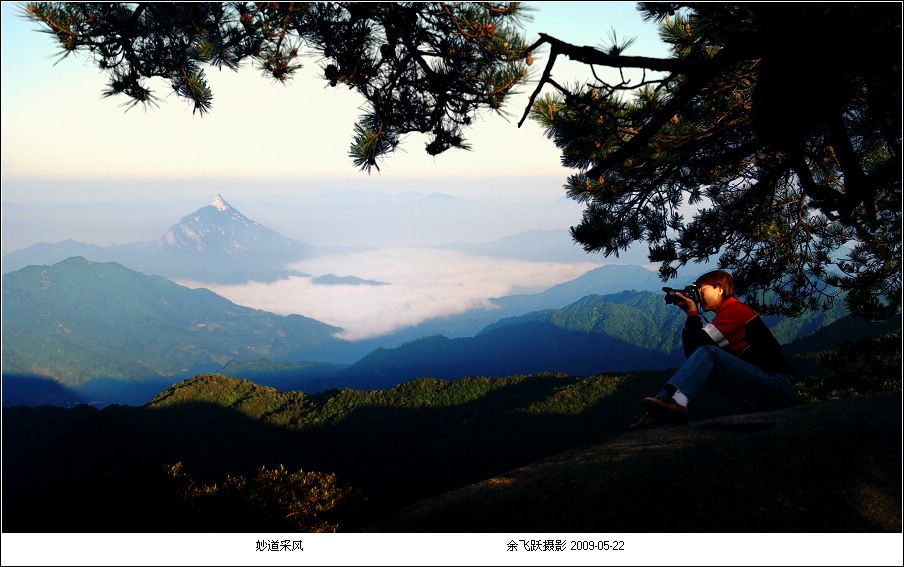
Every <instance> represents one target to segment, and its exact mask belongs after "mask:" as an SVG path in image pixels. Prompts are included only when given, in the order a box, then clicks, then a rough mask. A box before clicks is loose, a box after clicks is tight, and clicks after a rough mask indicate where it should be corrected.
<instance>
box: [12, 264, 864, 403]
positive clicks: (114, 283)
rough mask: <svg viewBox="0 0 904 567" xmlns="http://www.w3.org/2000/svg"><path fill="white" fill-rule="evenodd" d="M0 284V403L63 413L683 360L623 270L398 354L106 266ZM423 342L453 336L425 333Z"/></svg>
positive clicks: (639, 275)
mask: <svg viewBox="0 0 904 567" xmlns="http://www.w3.org/2000/svg"><path fill="white" fill-rule="evenodd" d="M2 284H3V310H2V318H3V354H4V356H3V375H4V402H5V403H6V402H7V401H11V400H17V399H19V400H22V399H26V400H33V399H35V396H36V397H37V398H40V397H41V396H42V395H43V396H45V397H47V398H52V399H54V400H63V399H64V398H65V396H63V393H62V392H60V391H55V390H54V391H51V390H52V389H53V388H52V384H47V383H41V384H37V383H26V382H23V381H21V380H19V381H14V382H10V381H9V379H11V378H21V377H44V378H51V379H53V380H55V381H56V382H57V383H59V384H61V385H65V386H68V387H70V388H71V389H72V391H71V392H70V394H71V396H72V400H71V401H77V400H80V399H87V400H101V401H103V400H106V402H105V403H109V402H110V401H118V402H120V403H126V402H128V403H141V402H142V401H146V400H147V399H149V396H151V395H153V393H155V392H156V391H159V390H160V388H161V387H166V386H167V385H168V384H167V381H169V383H172V381H174V380H176V379H179V378H181V377H185V376H189V375H193V374H195V373H200V372H212V371H216V372H219V373H221V374H225V375H229V376H234V377H242V378H253V379H254V380H255V381H258V382H259V383H262V384H267V385H270V386H273V387H276V388H278V389H281V390H288V389H303V390H305V391H309V392H312V391H321V390H326V389H331V388H338V387H354V388H364V389H370V388H376V387H385V386H389V385H393V384H398V383H400V382H403V381H405V380H408V379H411V378H415V377H418V376H433V377H439V378H446V379H451V378H458V377H461V376H466V375H487V376H500V375H510V374H518V373H536V372H546V371H550V372H566V373H570V374H577V375H586V374H591V373H596V372H606V371H624V370H643V369H661V368H669V367H674V366H677V365H678V364H680V362H681V360H682V357H681V353H680V343H679V340H680V338H679V335H680V332H679V329H680V326H681V324H682V322H683V314H682V313H681V312H680V310H678V309H676V308H674V307H673V306H669V305H666V304H665V302H664V301H663V300H662V295H661V293H658V292H657V293H653V292H651V291H650V289H651V288H652V289H656V288H658V287H659V286H660V282H659V280H658V278H657V277H656V275H655V274H653V273H652V272H649V271H648V270H644V269H643V268H639V267H632V266H604V267H601V268H598V269H596V270H593V271H591V272H588V273H587V274H585V275H583V276H581V277H579V278H577V279H575V280H572V281H570V282H566V283H564V284H561V285H557V286H554V287H552V288H550V289H549V290H547V291H545V292H542V293H538V294H534V295H523V296H508V297H502V298H497V299H495V300H493V304H494V306H495V309H490V310H473V311H471V312H468V313H465V314H462V315H459V316H456V317H450V318H445V319H441V320H435V321H432V322H428V323H425V324H422V325H419V326H418V327H416V328H414V329H411V330H408V331H406V333H412V334H415V335H414V337H413V338H412V339H410V340H405V337H404V334H403V333H396V334H394V335H390V336H386V337H380V338H377V339H371V340H368V341H361V342H355V343H352V342H346V341H342V340H339V339H337V338H335V335H336V334H337V333H339V332H340V331H341V329H339V328H337V327H333V326H330V325H326V324H324V323H321V322H319V321H316V320H314V319H310V318H307V317H303V316H300V315H291V316H287V317H286V316H280V315H274V314H271V313H267V312H264V311H259V310H255V309H250V308H246V307H241V306H239V305H236V304H234V303H231V302H230V301H228V300H226V299H224V298H222V297H220V296H218V295H216V294H214V293H212V292H210V291H208V290H204V289H195V290H192V289H188V288H185V287H182V286H180V285H177V284H175V283H173V282H170V281H168V280H166V279H164V278H162V277H158V276H147V275H144V274H141V273H138V272H135V271H133V270H130V269H128V268H125V267H123V266H121V265H118V264H115V263H96V262H89V261H87V260H85V259H84V258H70V259H67V260H65V261H63V262H60V263H58V264H55V265H53V266H30V267H28V268H24V269H22V270H19V271H17V272H13V273H11V274H6V275H4V276H3V279H2ZM625 287H630V288H632V289H631V290H628V291H624V288H625ZM589 291H597V292H601V293H588V292H589ZM575 298H577V299H575ZM844 315H846V311H845V310H844V308H843V306H842V305H841V303H840V302H839V303H838V304H837V305H836V307H835V309H833V310H830V311H825V312H823V311H819V312H813V313H810V314H807V315H806V316H804V317H799V318H795V319H787V318H778V317H776V318H769V319H768V323H769V325H770V327H771V328H772V330H773V333H774V334H775V335H776V337H777V338H778V339H779V341H780V342H782V343H784V344H790V343H792V342H793V341H795V340H798V339H802V338H804V337H807V336H810V335H813V334H814V333H816V332H817V331H819V330H820V329H822V328H823V327H826V326H827V325H830V324H832V323H833V322H835V321H838V320H839V319H841V318H842V317H844ZM431 328H432V329H448V330H452V331H454V332H457V333H463V334H460V335H458V336H455V335H452V334H451V333H450V334H445V333H432V334H431V333H428V332H426V331H428V330H430V329H431ZM863 332H867V333H868V331H863ZM416 333H421V334H419V335H417V334H416ZM838 334H839V333H835V335H838ZM810 341H811V342H812V344H813V345H819V346H822V345H825V344H826V340H824V339H816V338H811V339H810ZM28 386H34V390H35V392H34V396H31V394H28V395H26V391H25V390H26V389H28ZM10 388H13V389H15V390H16V391H17V392H19V393H21V394H22V395H11V394H10V392H11V390H10ZM139 393H140V395H139ZM30 396H31V397H30ZM111 396H112V397H111ZM23 403H30V402H23Z"/></svg>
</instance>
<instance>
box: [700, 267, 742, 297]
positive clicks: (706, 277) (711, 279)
mask: <svg viewBox="0 0 904 567" xmlns="http://www.w3.org/2000/svg"><path fill="white" fill-rule="evenodd" d="M694 283H696V284H697V285H698V286H699V285H711V286H719V287H721V288H722V290H723V291H724V292H725V295H724V296H723V299H728V298H729V297H734V279H732V277H731V274H729V273H728V272H725V271H722V270H714V271H712V272H706V273H705V274H703V275H702V276H700V277H699V278H697V281H696V282H694Z"/></svg>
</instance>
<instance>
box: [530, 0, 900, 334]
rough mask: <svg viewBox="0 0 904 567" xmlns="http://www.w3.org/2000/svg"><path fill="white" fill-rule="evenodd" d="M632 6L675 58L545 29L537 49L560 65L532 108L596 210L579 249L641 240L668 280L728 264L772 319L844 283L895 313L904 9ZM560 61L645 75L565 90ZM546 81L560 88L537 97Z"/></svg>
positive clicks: (877, 309)
mask: <svg viewBox="0 0 904 567" xmlns="http://www.w3.org/2000/svg"><path fill="white" fill-rule="evenodd" d="M640 9H641V11H642V13H643V15H644V17H645V18H646V19H647V20H655V21H656V22H658V23H659V24H660V28H659V29H660V35H661V38H662V39H663V40H664V41H665V42H667V43H668V44H669V46H670V47H671V50H672V57H670V58H661V59H656V58H645V57H631V56H627V55H624V53H623V52H624V48H625V44H624V43H622V44H618V43H616V42H613V44H612V46H611V47H609V48H607V49H593V48H587V47H578V46H574V45H571V44H568V43H566V42H563V41H560V40H558V39H556V38H553V37H550V36H545V35H541V38H540V40H539V41H538V42H537V44H535V45H534V46H532V47H531V49H537V48H538V47H540V46H541V45H543V44H548V45H549V47H550V58H549V61H548V63H547V67H546V71H545V72H544V74H543V76H542V77H541V79H540V81H539V84H538V85H537V90H536V91H535V93H534V96H533V97H532V101H533V100H535V102H533V104H532V106H531V108H530V109H529V111H530V115H531V116H532V118H533V119H534V120H536V121H537V122H539V123H540V124H541V125H543V126H544V127H545V128H546V132H547V134H548V136H549V137H550V138H551V139H552V140H554V142H555V144H556V145H557V146H558V147H559V148H561V150H562V161H563V163H564V164H565V165H566V166H568V167H571V168H574V169H575V170H577V172H576V173H575V174H573V175H572V176H570V178H569V179H568V183H567V185H566V188H567V191H568V194H569V195H570V196H571V197H572V198H574V199H576V200H578V201H580V202H582V203H585V204H586V209H585V212H584V213H583V219H582V221H581V223H580V224H579V225H577V226H575V227H574V228H573V229H572V233H573V235H574V237H575V239H576V240H577V241H578V242H580V243H581V244H583V246H584V248H585V249H586V250H588V251H601V252H603V253H605V254H607V255H608V254H612V253H616V254H617V253H618V252H619V251H620V250H624V249H625V248H627V247H628V246H629V245H631V244H632V243H633V242H635V241H638V240H643V241H646V242H648V243H649V250H650V259H651V261H654V262H659V263H660V265H661V267H660V273H661V275H662V276H663V278H669V277H674V276H675V275H676V273H677V268H679V267H681V266H683V265H685V264H686V263H688V262H691V261H695V260H701V259H709V258H710V257H711V256H719V264H720V266H721V267H722V268H725V269H727V270H729V271H731V272H733V274H734V275H735V278H736V280H737V282H738V283H739V284H740V287H741V290H742V291H743V292H746V295H747V300H748V301H749V302H751V303H758V304H759V306H760V309H762V310H764V311H766V312H773V313H775V312H783V313H787V314H795V313H799V312H801V311H802V310H803V309H806V308H814V307H817V306H820V305H823V306H825V305H828V304H830V303H831V302H832V300H833V299H834V297H835V295H837V294H838V293H839V292H843V291H846V292H848V294H847V301H848V305H849V307H850V309H851V310H852V311H853V312H855V313H859V314H864V315H872V316H876V315H880V314H882V313H888V312H889V311H892V312H894V311H895V310H899V309H900V304H901V114H900V108H901V66H900V52H901V12H900V9H899V7H898V6H892V5H889V4H852V3H841V4H787V3H785V4H772V3H766V4H759V3H754V4H726V3H712V4H708V3H700V4H698V3H669V2H665V3H641V4H640ZM560 55H564V56H567V57H569V58H571V59H575V60H578V61H581V62H583V63H586V64H587V65H590V66H593V67H597V66H602V67H610V68H618V69H626V68H639V69H643V70H644V71H645V74H644V75H643V78H642V79H640V80H637V81H635V82H633V83H632V82H630V81H627V80H623V81H622V82H620V83H615V84H613V83H612V82H607V81H605V80H603V79H599V77H600V76H601V74H596V73H595V74H594V76H595V77H597V80H596V81H594V82H593V83H592V84H586V85H577V86H573V87H567V86H562V85H560V84H558V83H557V82H556V81H555V80H554V79H553V78H552V74H551V71H552V70H553V68H554V65H555V61H556V57H558V56H560ZM622 77H624V75H622ZM547 85H548V86H551V87H552V88H553V92H554V93H555V94H554V95H545V96H539V94H540V89H541V88H543V87H544V86H547ZM526 115H527V111H526V114H525V117H526ZM522 121H523V119H522ZM687 205H692V206H693V207H691V208H688V207H687ZM689 211H691V212H690V214H691V215H692V218H685V215H687V214H689ZM845 248H851V250H850V253H849V254H847V255H846V254H845ZM845 256H847V257H845ZM828 284H833V285H832V286H830V285H828Z"/></svg>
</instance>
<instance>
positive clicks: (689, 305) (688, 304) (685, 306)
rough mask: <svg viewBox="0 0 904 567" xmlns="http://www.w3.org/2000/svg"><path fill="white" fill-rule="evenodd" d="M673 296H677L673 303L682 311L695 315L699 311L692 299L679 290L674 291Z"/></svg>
mask: <svg viewBox="0 0 904 567" xmlns="http://www.w3.org/2000/svg"><path fill="white" fill-rule="evenodd" d="M675 296H676V297H677V298H678V301H676V302H675V305H677V306H678V307H679V308H680V309H681V310H682V311H684V312H685V313H687V314H688V315H697V314H698V313H699V312H698V310H697V304H696V303H694V300H693V299H691V298H690V297H688V296H686V295H684V294H683V293H681V292H680V291H676V292H675Z"/></svg>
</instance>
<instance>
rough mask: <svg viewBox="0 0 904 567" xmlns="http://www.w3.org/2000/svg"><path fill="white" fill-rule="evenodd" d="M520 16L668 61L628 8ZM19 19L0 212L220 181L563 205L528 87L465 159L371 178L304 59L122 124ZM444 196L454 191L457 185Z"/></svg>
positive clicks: (609, 5) (7, 57)
mask: <svg viewBox="0 0 904 567" xmlns="http://www.w3.org/2000/svg"><path fill="white" fill-rule="evenodd" d="M15 4H18V3H15ZM527 5H529V6H532V7H534V8H535V10H534V11H533V12H532V14H533V21H528V22H525V30H524V31H525V36H526V38H527V39H528V41H533V40H535V39H536V38H537V33H538V32H545V33H549V34H551V35H553V36H556V37H560V38H563V39H565V40H568V41H571V42H574V43H577V44H588V45H601V44H604V43H608V41H609V40H608V38H609V34H610V30H611V28H615V29H617V31H618V35H619V37H620V38H621V37H627V36H633V37H636V38H637V42H636V43H635V45H634V46H633V47H632V48H631V50H630V51H629V53H633V54H637V55H665V54H666V51H665V47H664V44H662V43H661V42H660V41H659V39H658V37H657V34H656V31H655V26H654V25H653V24H651V23H645V22H643V21H642V19H641V18H640V16H639V15H638V13H637V11H636V9H635V5H634V4H633V3H630V2H528V3H527ZM16 10H17V8H16V6H15V5H14V3H7V2H4V3H3V4H2V72H3V77H2V79H3V80H2V112H3V127H2V144H3V148H2V180H3V182H4V184H5V185H9V187H8V188H6V187H5V188H4V189H5V190H4V200H7V201H13V202H23V201H25V202H27V201H30V200H34V199H40V200H41V202H47V200H51V201H57V202H73V201H77V200H85V199H87V200H94V199H114V200H117V201H120V200H130V199H145V200H146V199H148V198H149V196H148V194H147V193H148V191H146V190H142V189H141V187H140V186H136V187H138V188H137V189H136V190H134V193H135V194H134V195H124V194H121V192H122V191H123V190H124V189H123V187H124V186H123V185H122V184H121V183H120V184H117V185H115V186H105V185H104V184H102V183H93V184H91V185H87V184H84V183H81V184H80V183H78V181H80V180H91V181H92V182H94V181H97V180H109V179H115V180H120V181H121V180H133V181H134V180H147V179H153V180H157V181H163V183H158V185H157V186H156V187H155V192H156V193H157V194H158V195H159V194H161V193H163V195H164V196H165V193H166V191H167V190H168V188H173V187H174V185H175V187H174V188H173V189H172V190H174V191H177V192H178V193H179V194H184V193H185V191H192V190H194V189H193V188H186V187H185V185H186V184H185V183H178V181H179V180H183V179H186V178H191V179H195V180H200V181H196V182H195V188H196V189H197V190H198V191H199V195H204V196H205V197H206V195H207V194H208V193H209V190H208V189H206V188H205V185H207V183H205V181H204V180H212V179H223V178H228V179H232V180H235V179H236V178H243V179H250V180H255V181H259V180H262V179H274V178H275V179H280V180H286V179H289V180H298V179H305V180H318V179H320V180H322V179H340V178H350V180H351V181H352V182H354V183H356V184H360V185H361V186H362V187H364V188H367V186H368V184H370V186H380V184H377V183H371V182H372V181H373V180H374V178H379V179H380V180H381V181H382V182H383V183H386V182H396V184H394V185H393V187H396V186H398V185H397V184H398V183H401V184H405V185H410V184H412V183H413V180H418V179H424V178H433V179H443V180H446V181H448V180H450V179H456V180H462V179H478V178H499V179H508V180H511V179H514V178H519V179H525V178H527V179H531V180H535V181H537V180H542V182H534V183H530V184H527V185H525V183H509V184H508V185H509V189H510V190H518V191H525V190H529V191H549V192H552V193H555V192H561V185H562V183H563V182H564V178H565V176H566V175H567V171H566V170H564V169H563V168H562V167H561V166H560V162H559V152H558V151H557V150H556V148H555V147H554V146H553V144H552V142H550V141H549V140H547V139H546V138H545V137H544V136H543V135H542V132H541V130H540V129H539V128H538V127H537V126H535V125H534V124H533V123H531V122H527V123H526V124H525V125H524V126H523V127H522V128H521V129H520V130H519V129H518V128H517V126H516V123H517V120H518V119H519V118H520V115H521V112H522V111H523V109H524V107H525V106H526V104H527V100H528V96H529V93H530V90H531V89H532V88H533V85H531V84H529V85H527V86H525V87H523V88H522V89H521V93H520V94H518V95H515V96H513V97H511V100H510V101H509V103H508V106H507V111H508V113H509V115H510V120H509V121H506V120H505V119H504V118H502V117H501V116H498V115H495V114H492V113H487V114H485V115H484V116H483V117H482V119H480V120H478V121H477V123H476V124H475V126H474V127H473V128H471V129H470V130H469V131H467V132H466V136H467V138H468V140H469V141H470V143H471V144H472V146H473V148H474V150H473V151H471V152H466V151H449V152H446V153H445V154H442V155H440V156H437V157H430V156H428V155H427V154H426V153H425V152H424V149H423V143H422V138H421V137H420V135H410V136H409V137H408V138H406V139H405V141H404V143H403V146H402V149H401V150H400V151H398V152H396V154H395V155H393V156H391V157H390V158H388V159H387V160H386V161H385V162H384V163H383V165H382V172H381V173H379V174H375V175H372V176H370V177H368V176H367V175H366V174H362V173H359V172H358V171H357V170H356V168H355V167H354V166H353V165H352V163H351V160H350V159H349V158H348V157H347V150H348V146H349V143H350V141H351V133H352V127H353V124H354V122H355V120H356V118H357V116H358V114H359V107H360V105H361V99H360V97H359V95H358V94H357V93H355V92H353V91H349V90H348V89H345V88H329V87H327V86H325V82H324V81H323V80H321V79H318V78H316V76H317V75H318V74H320V72H321V71H320V66H319V64H318V62H317V61H316V60H314V59H312V58H309V59H308V60H307V62H306V64H305V67H304V68H303V69H302V71H301V72H300V73H299V75H298V76H297V77H296V78H295V79H294V80H293V81H292V82H291V83H290V84H289V85H288V86H285V85H278V84H274V83H273V81H272V80H269V79H267V78H265V77H263V76H262V74H261V73H260V71H258V70H257V69H254V68H251V67H244V68H243V69H242V70H240V71H239V72H238V73H235V72H232V71H228V70H223V71H217V70H216V69H209V70H208V77H209V80H210V83H211V86H212V88H213V92H214V103H213V110H212V111H211V112H210V113H209V115H207V116H203V117H201V116H200V115H193V114H192V112H191V107H190V105H189V103H188V102H186V101H184V100H181V99H178V98H176V97H175V96H174V95H170V94H168V86H167V85H166V84H164V83H162V82H161V83H158V84H156V88H155V91H156V93H157V94H158V95H160V96H161V98H162V101H161V104H160V106H159V107H158V108H153V107H151V108H148V109H143V108H142V107H140V106H138V107H135V108H133V109H131V110H129V111H128V112H126V111H125V107H124V106H123V103H124V102H126V100H125V99H124V98H107V99H104V98H102V97H101V91H102V89H103V88H104V84H105V81H106V75H105V74H103V73H101V72H100V71H99V70H98V69H97V68H96V66H94V65H93V64H91V63H90V62H89V61H88V58H87V57H86V56H84V55H73V56H70V57H68V58H66V59H64V60H62V61H60V62H59V63H57V64H56V65H54V62H55V61H56V60H57V59H58V58H57V57H56V54H57V53H58V52H59V50H58V49H57V48H56V47H55V46H54V43H53V38H52V37H50V36H49V35H47V34H44V33H38V32H36V31H31V30H34V29H36V25H35V24H32V23H30V22H28V21H27V20H25V19H23V18H21V17H20V16H18V15H17V11H16ZM547 53H548V49H546V48H544V49H543V50H541V51H540V52H539V53H538V54H537V56H536V57H535V61H534V64H533V66H532V68H531V69H532V73H533V75H534V76H539V74H540V73H541V71H542V68H543V65H544V64H545V60H546V54H547ZM557 65H559V66H558V67H557V69H556V73H555V78H556V79H557V80H559V81H560V82H563V81H564V82H572V81H573V80H577V79H581V80H584V79H588V78H589V77H590V71H589V68H587V67H586V66H584V65H575V64H572V63H571V62H570V61H567V60H565V59H564V58H562V60H561V61H560V62H559V63H557ZM24 180H40V181H41V183H40V184H38V185H37V186H36V185H35V184H31V185H27V186H22V187H21V188H20V184H19V183H18V182H20V181H24ZM54 181H56V183H54ZM174 182H175V183H174ZM462 185H463V184H462V183H458V186H459V187H461V186H462ZM114 187H115V188H114ZM468 188H470V190H472V191H473V190H474V188H473V186H466V187H464V188H462V191H465V190H467V189H468ZM7 189H8V191H7ZM279 190H282V189H279ZM443 190H444V191H446V192H449V191H454V190H455V185H453V184H448V187H445V188H444V189H443ZM114 192H115V193H114ZM230 196H231V197H232V198H233V199H235V198H236V197H237V195H235V194H231V195H230Z"/></svg>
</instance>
